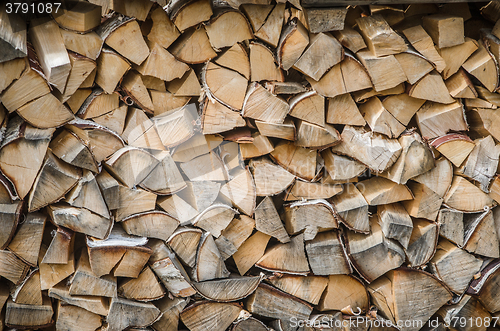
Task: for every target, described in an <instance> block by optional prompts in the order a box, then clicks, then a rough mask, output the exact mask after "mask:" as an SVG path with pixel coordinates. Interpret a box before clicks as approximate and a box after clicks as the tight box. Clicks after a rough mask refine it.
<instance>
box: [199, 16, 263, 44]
mask: <svg viewBox="0 0 500 331" xmlns="http://www.w3.org/2000/svg"><path fill="white" fill-rule="evenodd" d="M197 14H199V13H197ZM206 30H207V34H208V38H209V39H210V44H212V47H213V48H214V49H221V48H223V47H231V46H233V45H234V44H236V43H238V42H243V41H245V40H249V39H252V38H253V34H252V32H251V27H250V24H249V23H248V21H247V19H246V18H245V16H243V14H241V13H240V12H237V11H232V10H228V11H224V12H222V13H220V14H218V15H216V16H215V17H213V18H212V19H211V20H210V23H209V24H208V25H206Z"/></svg>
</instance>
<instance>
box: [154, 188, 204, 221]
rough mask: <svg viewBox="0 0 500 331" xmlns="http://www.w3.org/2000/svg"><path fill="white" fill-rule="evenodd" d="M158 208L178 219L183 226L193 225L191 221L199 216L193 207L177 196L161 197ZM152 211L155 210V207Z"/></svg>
mask: <svg viewBox="0 0 500 331" xmlns="http://www.w3.org/2000/svg"><path fill="white" fill-rule="evenodd" d="M153 195H154V194H153ZM154 198H155V201H156V195H154ZM158 206H160V207H161V208H162V209H163V210H164V211H166V212H167V213H168V214H169V215H171V216H172V217H174V218H176V219H178V220H179V222H180V223H181V225H187V224H191V222H190V221H191V220H192V219H193V218H194V217H196V216H197V215H198V214H199V212H198V211H197V210H196V209H195V208H194V207H193V206H191V205H190V204H189V203H188V202H186V201H185V200H184V199H183V198H181V197H180V196H178V195H177V194H172V195H170V196H165V197H160V198H159V199H158ZM151 209H154V205H153V207H152V208H151Z"/></svg>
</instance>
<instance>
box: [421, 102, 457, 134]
mask: <svg viewBox="0 0 500 331" xmlns="http://www.w3.org/2000/svg"><path fill="white" fill-rule="evenodd" d="M416 120H417V124H418V127H419V129H420V132H421V133H422V137H425V138H435V137H439V136H444V135H445V134H447V133H448V131H451V130H452V131H466V130H467V122H466V120H465V117H464V110H463V106H462V105H461V104H460V103H459V102H453V103H451V104H448V105H444V104H440V103H435V102H426V103H425V104H424V105H423V106H422V107H421V108H420V109H419V110H418V111H417V113H416Z"/></svg>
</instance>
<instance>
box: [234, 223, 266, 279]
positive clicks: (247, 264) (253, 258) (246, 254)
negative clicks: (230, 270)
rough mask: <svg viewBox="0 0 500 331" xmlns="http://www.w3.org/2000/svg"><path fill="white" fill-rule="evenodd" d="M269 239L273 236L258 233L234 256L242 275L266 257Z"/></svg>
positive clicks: (242, 245)
mask: <svg viewBox="0 0 500 331" xmlns="http://www.w3.org/2000/svg"><path fill="white" fill-rule="evenodd" d="M269 239H271V236H269V235H267V234H264V233H262V232H259V231H257V232H256V233H254V234H253V235H252V236H251V237H249V238H248V239H247V240H246V241H245V242H244V243H243V244H241V246H240V248H239V249H238V250H237V251H236V252H235V253H234V254H233V259H234V262H235V263H236V267H237V268H238V271H239V273H240V275H244V274H245V273H246V272H247V271H248V270H249V269H250V268H251V267H253V266H254V264H255V263H256V262H257V261H259V260H260V259H261V258H262V257H263V256H264V252H265V250H266V246H267V243H268V242H269Z"/></svg>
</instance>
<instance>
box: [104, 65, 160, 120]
mask: <svg viewBox="0 0 500 331" xmlns="http://www.w3.org/2000/svg"><path fill="white" fill-rule="evenodd" d="M121 88H122V90H123V91H124V93H125V94H126V95H127V96H128V97H130V99H131V100H132V101H133V102H134V103H136V104H137V105H138V106H139V107H140V108H142V109H144V110H145V111H146V112H148V113H153V112H154V105H153V101H151V96H150V95H149V93H148V90H147V89H146V86H145V85H144V82H143V81H142V78H141V76H140V75H139V74H138V73H137V72H135V71H129V72H128V73H127V74H126V75H125V76H124V77H123V79H122V81H121ZM116 108H118V105H117V106H116V107H114V108H113V109H116Z"/></svg>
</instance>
